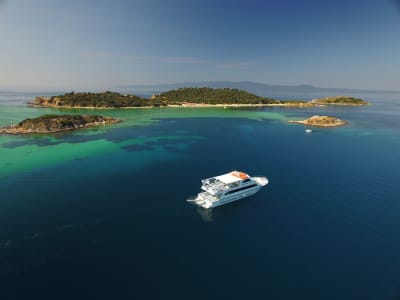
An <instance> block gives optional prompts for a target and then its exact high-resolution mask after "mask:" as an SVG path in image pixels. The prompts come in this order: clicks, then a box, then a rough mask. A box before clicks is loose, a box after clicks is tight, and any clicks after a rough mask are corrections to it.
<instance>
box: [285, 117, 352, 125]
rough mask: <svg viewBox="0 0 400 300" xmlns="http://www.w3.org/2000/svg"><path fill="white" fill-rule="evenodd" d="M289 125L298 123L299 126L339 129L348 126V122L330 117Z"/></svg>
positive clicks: (312, 118)
mask: <svg viewBox="0 0 400 300" xmlns="http://www.w3.org/2000/svg"><path fill="white" fill-rule="evenodd" d="M288 122H289V123H298V124H304V125H310V126H319V127H337V126H342V125H345V124H346V121H343V120H341V119H337V118H335V117H329V116H318V115H316V116H312V117H310V118H308V119H305V120H299V121H293V120H291V121H288Z"/></svg>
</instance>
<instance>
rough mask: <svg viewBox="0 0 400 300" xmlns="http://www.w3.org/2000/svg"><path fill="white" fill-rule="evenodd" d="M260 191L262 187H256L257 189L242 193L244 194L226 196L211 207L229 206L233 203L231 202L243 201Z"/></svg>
mask: <svg viewBox="0 0 400 300" xmlns="http://www.w3.org/2000/svg"><path fill="white" fill-rule="evenodd" d="M260 189H261V186H256V187H254V188H251V189H249V190H246V191H245V192H242V193H237V194H232V195H230V196H225V197H223V198H221V199H220V200H219V201H215V202H213V203H212V205H211V207H217V206H221V205H224V204H228V203H231V202H234V201H237V200H240V199H243V198H247V197H250V196H252V195H254V194H255V193H257V192H258V191H259V190H260Z"/></svg>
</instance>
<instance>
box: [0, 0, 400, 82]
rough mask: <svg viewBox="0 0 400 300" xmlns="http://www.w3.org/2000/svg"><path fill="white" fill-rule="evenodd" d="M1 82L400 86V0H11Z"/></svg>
mask: <svg viewBox="0 0 400 300" xmlns="http://www.w3.org/2000/svg"><path fill="white" fill-rule="evenodd" d="M0 37H1V44H0V87H38V88H41V87H49V88H59V87H61V88H65V87H67V88H68V87H70V88H74V89H79V88H86V87H88V88H98V89H106V88H112V87H113V86H118V85H133V84H157V83H176V82H184V81H213V80H218V81H227V80H229V81H256V82H262V83H269V84H289V85H295V84H312V85H316V86H320V87H344V88H364V89H392V90H399V89H400V9H398V8H396V5H395V0H363V1H361V0H360V1H359V0H347V1H345V0H336V1H322V0H274V1H271V0H264V1H261V0H247V1H245V0H229V1H228V0H202V1H191V0H133V1H122V0H97V1H94V0H79V1H78V0H69V1H61V0H35V1H33V0H3V1H2V0H0Z"/></svg>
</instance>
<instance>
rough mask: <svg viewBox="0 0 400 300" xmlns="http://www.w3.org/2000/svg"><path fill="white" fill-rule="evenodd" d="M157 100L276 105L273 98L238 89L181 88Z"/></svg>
mask: <svg viewBox="0 0 400 300" xmlns="http://www.w3.org/2000/svg"><path fill="white" fill-rule="evenodd" d="M156 99H162V100H166V101H167V102H174V103H183V102H190V103H204V104H269V103H275V100H274V99H272V98H266V97H260V96H257V95H255V94H252V93H249V92H246V91H243V90H238V89H228V88H224V89H212V88H207V87H202V88H181V89H177V90H171V91H168V92H164V93H161V94H160V95H157V96H156Z"/></svg>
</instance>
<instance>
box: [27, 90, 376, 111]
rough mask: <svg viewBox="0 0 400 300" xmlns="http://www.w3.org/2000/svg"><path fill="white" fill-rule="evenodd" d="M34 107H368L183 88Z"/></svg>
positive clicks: (64, 99)
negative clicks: (149, 93)
mask: <svg viewBox="0 0 400 300" xmlns="http://www.w3.org/2000/svg"><path fill="white" fill-rule="evenodd" d="M28 104H29V105H31V106H34V107H53V108H100V109H109V108H140V107H142V108H151V107H166V106H169V107H210V106H211V107H215V106H234V107H239V106H285V107H305V108H306V107H315V106H321V105H366V104H368V103H367V102H365V101H364V100H362V99H358V98H353V97H347V96H337V97H326V98H319V99H313V100H311V101H305V100H276V99H273V98H270V97H262V96H258V95H255V94H253V93H249V92H247V91H244V90H239V89H230V88H218V89H213V88H207V87H200V88H197V87H196V88H180V89H175V90H170V91H166V92H163V93H160V94H154V95H152V96H151V97H150V98H143V97H139V96H136V95H131V94H121V93H117V92H111V91H106V92H102V93H90V92H79V93H75V92H70V93H66V94H63V95H58V96H52V97H49V98H46V97H41V96H39V97H36V98H35V99H34V100H33V101H32V102H29V103H28Z"/></svg>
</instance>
